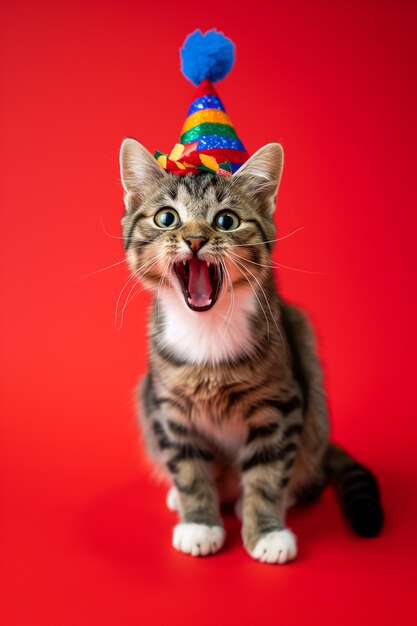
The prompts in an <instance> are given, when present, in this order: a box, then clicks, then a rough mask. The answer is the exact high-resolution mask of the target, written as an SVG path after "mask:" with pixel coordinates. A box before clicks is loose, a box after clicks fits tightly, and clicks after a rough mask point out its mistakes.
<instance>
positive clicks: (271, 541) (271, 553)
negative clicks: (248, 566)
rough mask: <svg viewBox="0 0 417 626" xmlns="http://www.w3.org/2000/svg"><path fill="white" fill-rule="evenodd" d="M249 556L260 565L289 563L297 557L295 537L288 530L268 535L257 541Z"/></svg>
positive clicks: (276, 531)
mask: <svg viewBox="0 0 417 626" xmlns="http://www.w3.org/2000/svg"><path fill="white" fill-rule="evenodd" d="M251 555H252V556H253V558H254V559H257V560H258V561H262V563H281V564H282V563H286V562H287V561H291V559H294V558H295V557H296V556H297V541H296V538H295V535H294V534H293V533H292V532H291V531H290V530H288V528H284V530H275V531H273V532H272V533H268V534H267V535H264V536H263V537H261V539H259V541H258V543H257V544H256V546H255V548H254V550H253V552H252V553H251Z"/></svg>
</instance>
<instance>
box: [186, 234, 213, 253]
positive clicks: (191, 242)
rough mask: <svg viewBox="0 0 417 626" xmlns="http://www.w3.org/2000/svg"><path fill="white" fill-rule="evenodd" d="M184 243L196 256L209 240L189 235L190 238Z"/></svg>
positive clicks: (200, 236)
mask: <svg viewBox="0 0 417 626" xmlns="http://www.w3.org/2000/svg"><path fill="white" fill-rule="evenodd" d="M184 241H185V242H186V244H187V245H188V246H189V248H191V250H192V251H193V252H194V254H196V253H197V252H198V251H199V250H200V249H201V248H202V247H203V246H204V244H205V243H207V241H208V238H207V237H203V236H202V235H189V237H184Z"/></svg>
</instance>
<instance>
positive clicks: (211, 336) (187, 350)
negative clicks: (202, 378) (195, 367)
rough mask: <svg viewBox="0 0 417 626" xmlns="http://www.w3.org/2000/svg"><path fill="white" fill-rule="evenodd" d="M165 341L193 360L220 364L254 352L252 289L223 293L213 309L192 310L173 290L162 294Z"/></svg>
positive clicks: (189, 359)
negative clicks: (231, 293)
mask: <svg viewBox="0 0 417 626" xmlns="http://www.w3.org/2000/svg"><path fill="white" fill-rule="evenodd" d="M160 299H161V302H160V306H161V309H162V312H163V331H162V332H163V336H162V341H163V343H164V344H165V345H166V347H167V348H168V349H169V350H170V352H171V353H173V354H174V355H176V356H177V357H178V358H180V359H181V360H184V361H189V362H190V363H196V364H198V363H219V362H221V361H226V360H231V359H233V358H238V357H241V356H243V355H245V354H247V355H249V354H251V353H252V352H253V349H254V345H253V338H252V332H251V320H250V318H251V315H253V314H254V313H255V310H256V298H255V296H254V294H253V292H252V290H251V289H245V288H241V289H237V290H236V291H235V292H234V297H233V299H231V298H230V294H223V295H222V296H221V297H220V298H219V300H218V301H217V302H216V304H215V305H214V306H213V308H212V309H209V310H208V311H202V312H198V311H192V310H191V309H189V308H188V307H187V305H186V304H185V303H184V301H183V297H182V294H181V295H180V294H179V293H177V292H176V291H174V290H173V289H169V290H166V291H164V292H163V293H162V294H160Z"/></svg>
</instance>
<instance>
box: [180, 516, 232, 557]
mask: <svg viewBox="0 0 417 626" xmlns="http://www.w3.org/2000/svg"><path fill="white" fill-rule="evenodd" d="M225 536H226V535H225V532H224V528H222V527H221V526H206V525H205V524H186V523H183V524H178V525H177V526H175V528H174V534H173V537H172V544H173V546H174V548H176V549H177V550H180V551H181V552H185V553H186V554H191V556H207V555H208V554H214V553H215V552H218V551H219V550H220V548H221V547H222V545H223V544H224V540H225Z"/></svg>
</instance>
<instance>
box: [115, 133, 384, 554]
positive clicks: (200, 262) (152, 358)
mask: <svg viewBox="0 0 417 626" xmlns="http://www.w3.org/2000/svg"><path fill="white" fill-rule="evenodd" d="M120 160H121V178H122V183H123V188H124V192H125V195H124V201H125V209H126V210H125V214H124V216H123V219H122V226H123V238H124V245H125V250H126V255H127V259H128V262H129V265H130V268H131V270H132V272H133V273H134V274H135V276H137V278H138V279H140V280H141V281H142V282H143V284H144V285H145V286H146V287H148V288H149V289H151V290H152V291H153V292H154V293H155V300H154V304H153V309H152V313H151V316H150V325H149V372H148V374H147V375H146V377H145V379H144V380H143V381H142V383H141V386H140V394H139V414H140V420H141V425H142V429H143V432H144V435H145V439H146V443H147V446H148V449H149V452H150V454H151V456H152V458H153V459H154V460H155V462H156V463H157V464H159V465H160V466H161V467H162V468H163V469H164V471H165V472H166V473H167V476H168V477H169V480H170V483H171V484H172V487H171V490H170V491H169V494H168V498H167V504H168V506H169V507H170V508H172V509H175V510H176V511H177V512H178V515H179V518H180V522H179V524H178V525H177V526H176V527H175V528H174V533H173V544H174V546H175V548H177V549H178V550H181V551H182V552H186V553H188V554H191V555H193V556H204V555H207V554H212V553H215V552H217V551H218V550H219V549H220V548H221V546H222V544H223V542H224V539H225V532H224V528H223V524H222V520H221V517H220V510H219V504H220V502H223V501H233V502H236V511H237V513H238V515H239V516H240V517H241V520H242V537H243V543H244V546H245V548H246V550H247V551H248V552H249V554H250V555H251V556H252V557H254V558H255V559H258V560H260V561H263V562H267V563H285V562H286V561H288V560H290V559H293V558H294V557H295V556H296V553H297V545H296V538H295V536H294V534H293V533H292V532H291V530H289V529H288V528H286V526H285V511H286V508H287V507H288V506H289V505H290V504H291V503H293V502H294V501H297V500H300V499H302V498H307V497H312V496H314V495H317V494H318V493H319V492H320V490H321V489H322V488H323V486H324V484H325V481H326V479H327V478H328V477H333V478H334V479H335V481H336V482H337V484H338V485H339V491H340V495H341V499H342V504H343V507H344V510H345V513H346V515H347V517H348V519H349V521H350V523H351V525H352V526H353V528H354V530H355V531H356V532H357V533H358V534H360V535H363V536H373V535H376V534H377V533H378V532H379V530H380V528H381V526H382V520H383V513H382V509H381V505H380V498H379V491H378V486H377V483H376V481H375V479H374V477H373V476H372V474H371V473H370V472H369V470H367V469H366V468H365V467H363V466H362V465H359V464H358V463H356V462H355V461H354V460H353V459H352V458H351V457H350V456H349V455H348V454H347V453H345V452H344V451H342V450H341V449H339V448H337V447H336V446H334V445H333V444H330V443H329V423H328V416H327V407H326V401H325V394H324V390H323V383H322V373H321V368H320V364H319V361H318V358H317V355H316V350H315V345H314V338H313V335H312V332H311V329H310V327H309V324H308V322H307V320H306V318H305V316H304V314H303V313H302V312H301V311H299V310H298V309H296V308H294V307H292V306H290V305H288V304H287V303H285V302H283V300H282V299H281V298H280V296H279V295H278V294H277V292H276V288H275V284H274V278H273V273H272V269H271V252H272V245H273V243H272V242H273V240H274V238H275V227H274V222H273V212H274V208H275V201H276V194H277V190H278V186H279V183H280V178H281V173H282V167H283V152H282V148H281V146H280V145H279V144H277V143H273V144H268V145H266V146H264V147H263V148H261V149H260V150H258V152H256V153H255V154H254V155H253V156H252V157H251V158H250V159H249V160H248V161H247V162H246V163H245V164H244V165H243V166H242V167H241V168H240V169H239V170H238V171H237V172H236V173H235V174H234V175H233V176H231V177H224V176H219V175H215V174H212V173H201V174H199V175H197V176H196V175H186V176H174V175H172V174H170V173H167V172H166V171H164V170H163V169H162V168H161V167H160V166H159V165H158V164H157V162H156V161H155V159H154V158H153V157H152V156H151V154H150V153H149V152H148V151H147V150H146V149H145V148H144V147H143V146H141V144H139V143H138V142H136V141H135V140H133V139H126V140H125V141H124V142H123V144H122V148H121V157H120Z"/></svg>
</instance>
